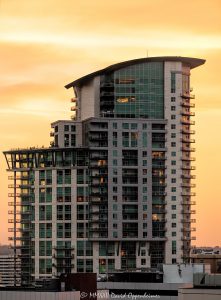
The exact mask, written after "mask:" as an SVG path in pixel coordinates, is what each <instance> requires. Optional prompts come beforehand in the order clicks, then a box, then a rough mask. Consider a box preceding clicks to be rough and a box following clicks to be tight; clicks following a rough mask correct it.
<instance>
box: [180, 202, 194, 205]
mask: <svg viewBox="0 0 221 300" xmlns="http://www.w3.org/2000/svg"><path fill="white" fill-rule="evenodd" d="M181 204H182V205H196V201H181Z"/></svg>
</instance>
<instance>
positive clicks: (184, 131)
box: [181, 128, 196, 134]
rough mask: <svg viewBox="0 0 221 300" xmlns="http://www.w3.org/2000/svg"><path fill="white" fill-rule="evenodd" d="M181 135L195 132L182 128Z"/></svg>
mask: <svg viewBox="0 0 221 300" xmlns="http://www.w3.org/2000/svg"><path fill="white" fill-rule="evenodd" d="M181 133H184V134H195V133H196V131H195V130H190V129H186V128H182V129H181Z"/></svg>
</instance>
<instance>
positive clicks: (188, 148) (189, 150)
mask: <svg viewBox="0 0 221 300" xmlns="http://www.w3.org/2000/svg"><path fill="white" fill-rule="evenodd" d="M181 151H186V152H195V151H196V148H192V147H181Z"/></svg>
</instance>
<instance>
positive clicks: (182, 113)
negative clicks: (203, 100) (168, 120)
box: [181, 109, 195, 117]
mask: <svg viewBox="0 0 221 300" xmlns="http://www.w3.org/2000/svg"><path fill="white" fill-rule="evenodd" d="M181 115H182V116H192V117H194V116H195V112H193V111H188V110H184V109H182V110H181Z"/></svg>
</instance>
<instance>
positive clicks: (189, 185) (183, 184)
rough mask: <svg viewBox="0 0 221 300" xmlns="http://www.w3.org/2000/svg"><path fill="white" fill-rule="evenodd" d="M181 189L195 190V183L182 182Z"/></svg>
mask: <svg viewBox="0 0 221 300" xmlns="http://www.w3.org/2000/svg"><path fill="white" fill-rule="evenodd" d="M181 187H185V188H195V187H196V184H195V183H190V182H183V183H181Z"/></svg>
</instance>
